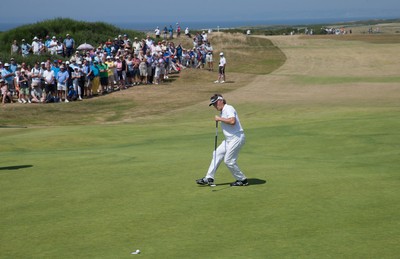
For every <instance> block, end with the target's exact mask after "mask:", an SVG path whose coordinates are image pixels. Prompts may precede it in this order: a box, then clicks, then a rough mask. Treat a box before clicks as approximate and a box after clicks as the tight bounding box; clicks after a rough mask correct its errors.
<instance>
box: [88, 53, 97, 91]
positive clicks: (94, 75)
mask: <svg viewBox="0 0 400 259" xmlns="http://www.w3.org/2000/svg"><path fill="white" fill-rule="evenodd" d="M89 76H90V81H91V85H92V88H91V94H92V95H97V93H98V90H99V85H100V77H99V76H100V70H99V62H98V61H97V60H95V61H93V65H92V66H90V72H89Z"/></svg>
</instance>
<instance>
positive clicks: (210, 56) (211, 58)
mask: <svg viewBox="0 0 400 259" xmlns="http://www.w3.org/2000/svg"><path fill="white" fill-rule="evenodd" d="M206 61H207V63H210V62H213V56H212V54H207V55H206Z"/></svg>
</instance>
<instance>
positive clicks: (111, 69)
mask: <svg viewBox="0 0 400 259" xmlns="http://www.w3.org/2000/svg"><path fill="white" fill-rule="evenodd" d="M105 63H106V65H107V68H108V69H107V73H108V84H109V86H110V88H109V89H108V91H109V92H113V91H114V81H115V79H114V74H115V63H114V61H113V60H112V58H111V56H107V59H106V62H105Z"/></svg>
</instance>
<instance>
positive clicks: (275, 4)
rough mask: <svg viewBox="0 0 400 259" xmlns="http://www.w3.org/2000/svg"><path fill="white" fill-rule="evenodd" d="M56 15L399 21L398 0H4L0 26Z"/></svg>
mask: <svg viewBox="0 0 400 259" xmlns="http://www.w3.org/2000/svg"><path fill="white" fill-rule="evenodd" d="M2 5H3V4H2ZM7 10H8V11H7ZM60 17H61V18H71V19H75V20H79V21H89V22H96V21H102V22H107V23H135V22H138V23H146V22H149V21H157V22H159V21H161V22H162V21H165V22H179V21H181V22H183V21H187V22H193V21H195V22H201V21H235V20H236V21H256V20H257V21H260V20H263V21H276V20H278V21H290V20H313V19H320V20H321V19H334V20H336V21H350V20H359V19H386V18H400V1H399V0H380V1H376V0H336V1H331V0H330V1H324V0H301V1H299V0H200V1H199V0H197V1H192V0H139V1H137V0H96V1H94V0H65V1H59V0H17V1H7V7H6V8H3V7H2V8H1V11H0V23H18V24H26V23H35V22H39V21H43V20H48V19H53V18H60Z"/></svg>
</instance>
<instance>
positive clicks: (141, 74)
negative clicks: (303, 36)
mask: <svg viewBox="0 0 400 259" xmlns="http://www.w3.org/2000/svg"><path fill="white" fill-rule="evenodd" d="M139 70H140V76H147V67H144V68H141V69H139Z"/></svg>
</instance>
